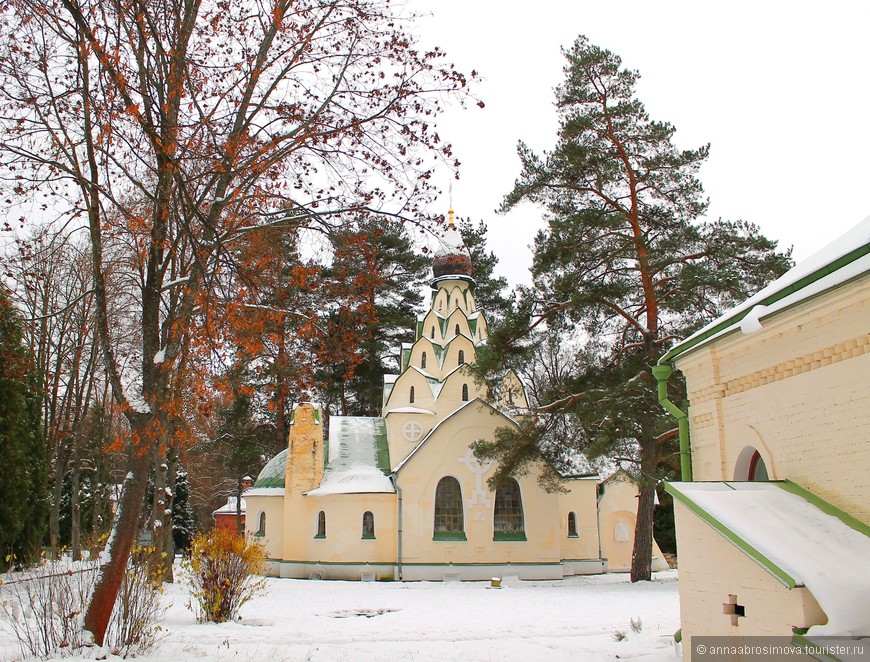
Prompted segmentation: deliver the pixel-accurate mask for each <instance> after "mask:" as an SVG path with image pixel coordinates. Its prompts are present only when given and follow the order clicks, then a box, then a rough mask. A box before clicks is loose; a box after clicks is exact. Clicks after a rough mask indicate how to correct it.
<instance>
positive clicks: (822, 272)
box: [658, 244, 870, 364]
mask: <svg viewBox="0 0 870 662" xmlns="http://www.w3.org/2000/svg"><path fill="white" fill-rule="evenodd" d="M868 253H870V244H864V245H863V246H859V247H858V248H856V249H854V250H852V251H850V252H848V253H846V254H845V255H841V256H840V257H838V258H837V259H836V260H834V261H832V262H830V263H828V264H826V265H825V266H823V267H820V268H819V269H816V270H815V271H813V272H812V273H809V274H807V275H806V276H804V277H803V278H801V279H799V280H796V281H795V282H794V283H792V284H791V285H787V286H785V287H784V288H782V289H781V290H777V291H776V292H774V293H773V294H771V295H769V296H767V297H765V298H764V299H762V300H760V301H757V302H756V303H755V304H754V305H753V306H751V307H749V308H746V309H745V310H741V311H739V312H736V313H734V314H732V315H729V316H728V317H726V318H725V319H724V320H722V321H721V322H719V323H718V324H717V325H716V326H714V327H712V328H710V329H707V331H705V332H704V333H702V334H700V335H699V336H697V337H696V338H692V339H691V340H689V341H686V342H682V343H679V344H677V345H675V346H674V347H672V348H671V349H670V350H669V351H668V352H667V353H666V354H665V355H664V356H663V357H662V358H660V359H659V360H658V363H659V364H665V363H670V362H672V361H673V360H674V359H675V358H676V357H677V356H679V355H681V354H684V353H686V352H687V351H689V350H690V349H693V348H695V347H697V346H699V345H701V344H703V343H704V342H705V341H707V340H708V339H709V338H711V337H712V336H715V335H716V334H717V333H720V332H721V331H723V330H725V329H727V328H728V327H730V326H732V325H734V324H737V323H738V322H740V321H741V320H742V319H743V318H744V317H746V316H747V315H748V314H749V313H750V311H751V310H752V309H753V308H754V307H755V306H770V305H773V304H774V303H776V302H777V301H780V300H781V299H785V298H786V297H787V296H789V295H791V294H794V293H795V292H798V291H800V290H802V289H804V288H805V287H807V286H809V285H812V284H813V283H815V282H816V281H817V280H821V279H822V278H824V277H825V276H828V275H829V274H832V273H834V272H835V271H837V270H839V269H842V268H843V267H845V266H846V265H847V264H851V263H852V262H854V261H855V260H858V259H860V258H862V257H864V256H865V255H867V254H868Z"/></svg>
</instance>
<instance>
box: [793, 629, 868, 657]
mask: <svg viewBox="0 0 870 662" xmlns="http://www.w3.org/2000/svg"><path fill="white" fill-rule="evenodd" d="M800 630H803V628H796V629H795V632H794V634H793V635H792V637H791V642H792V643H793V644H794V645H795V646H797V647H798V648H802V649H803V653H804V654H805V655H806V656H808V657H811V658H813V659H816V660H821V661H822V662H845V660H844V659H843V658H839V657H837V656H836V655H831V654H830V653H828V652H826V647H827V648H829V647H830V645H831V643H832V642H831V641H830V638H827V637H825V638H823V639H822V641H813V640H812V639H811V638H810V637H807V636H806V631H805V630H804V631H803V632H801V631H800ZM864 639H865V638H858V639H855V640H851V641H849V643H847V642H846V638H845V637H844V638H842V639H840V638H838V640H837V643H839V644H842V645H844V646H850V645H863V646H870V642H867V643H864ZM826 640H827V641H826ZM858 641H861V642H862V643H861V644H858V643H857V642H858ZM849 659H852V658H849Z"/></svg>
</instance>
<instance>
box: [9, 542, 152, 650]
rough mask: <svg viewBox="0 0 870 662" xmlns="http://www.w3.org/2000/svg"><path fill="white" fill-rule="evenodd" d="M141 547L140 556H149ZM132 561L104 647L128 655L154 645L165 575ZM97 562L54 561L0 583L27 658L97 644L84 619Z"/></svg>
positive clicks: (43, 563) (95, 576)
mask: <svg viewBox="0 0 870 662" xmlns="http://www.w3.org/2000/svg"><path fill="white" fill-rule="evenodd" d="M149 551H150V550H137V551H136V553H135V556H139V557H141V556H142V555H147V554H149ZM150 567H152V566H148V565H146V566H144V568H143V567H142V566H136V565H130V566H128V567H127V570H126V572H125V574H124V580H123V583H122V584H121V590H120V592H119V593H118V599H117V601H116V602H115V608H114V610H113V612H112V617H111V620H110V622H109V628H108V630H107V632H106V639H105V647H106V649H107V650H108V651H111V652H112V653H114V654H117V655H121V656H123V657H128V656H135V655H137V654H141V653H144V652H146V651H147V650H148V649H150V648H151V647H152V646H153V645H154V644H155V643H156V641H157V638H158V635H159V633H160V631H161V627H160V626H159V625H156V622H157V620H158V618H160V616H161V615H162V614H163V611H164V607H163V606H162V605H161V600H160V596H161V594H162V592H163V582H162V581H161V579H160V578H161V574H159V573H155V572H153V571H150V570H149V568H150ZM99 570H100V566H99V563H97V562H96V561H79V562H70V561H68V560H61V561H54V562H49V561H45V560H43V561H42V563H41V564H40V565H38V566H36V567H32V568H27V569H25V570H22V571H20V572H16V573H10V574H9V575H7V577H6V582H5V584H4V583H3V582H2V581H0V584H2V586H0V621H2V622H3V624H4V625H5V626H6V627H7V628H8V629H9V630H11V632H12V634H13V635H14V636H15V638H16V639H18V645H19V647H20V650H21V653H22V655H23V656H24V657H37V658H42V659H46V658H49V657H69V656H75V655H77V654H78V653H77V651H80V650H81V649H82V648H86V647H89V646H91V645H92V643H93V642H92V638H91V635H90V633H88V632H86V631H85V630H84V627H83V624H82V620H83V614H84V611H85V609H86V608H87V605H88V602H89V600H90V596H91V592H92V591H93V588H94V585H95V583H96V580H97V575H98V573H99Z"/></svg>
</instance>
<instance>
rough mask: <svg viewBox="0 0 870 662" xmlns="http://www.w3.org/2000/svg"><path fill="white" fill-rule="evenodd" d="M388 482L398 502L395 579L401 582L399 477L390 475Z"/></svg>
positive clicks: (400, 497)
mask: <svg viewBox="0 0 870 662" xmlns="http://www.w3.org/2000/svg"><path fill="white" fill-rule="evenodd" d="M390 482H391V483H392V484H393V489H395V490H396V496H397V498H398V501H399V507H398V522H397V526H396V538H397V540H398V549H397V550H396V579H398V580H399V581H402V488H401V487H399V477H398V476H397V475H396V474H395V473H391V474H390Z"/></svg>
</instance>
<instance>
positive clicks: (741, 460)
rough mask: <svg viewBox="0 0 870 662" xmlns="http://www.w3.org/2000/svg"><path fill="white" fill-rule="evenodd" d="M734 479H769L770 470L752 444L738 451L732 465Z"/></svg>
mask: <svg viewBox="0 0 870 662" xmlns="http://www.w3.org/2000/svg"><path fill="white" fill-rule="evenodd" d="M734 480H770V470H769V469H768V468H767V465H766V464H765V462H764V458H762V457H761V453H759V452H758V449H757V448H755V447H754V446H746V447H744V448H743V450H742V451H740V455H739V456H738V457H737V462H736V463H735V465H734Z"/></svg>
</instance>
